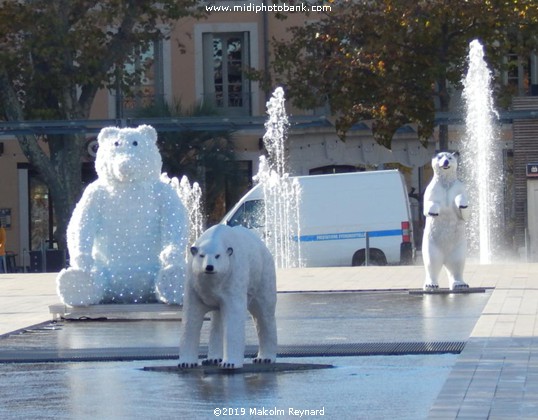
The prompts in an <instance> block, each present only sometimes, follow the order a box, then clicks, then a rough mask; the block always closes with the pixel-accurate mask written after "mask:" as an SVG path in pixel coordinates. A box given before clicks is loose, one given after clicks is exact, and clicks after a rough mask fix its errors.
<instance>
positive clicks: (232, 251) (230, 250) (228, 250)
mask: <svg viewBox="0 0 538 420" xmlns="http://www.w3.org/2000/svg"><path fill="white" fill-rule="evenodd" d="M226 253H227V254H228V255H232V254H233V253H234V249H233V248H232V247H230V248H228V249H227V250H226Z"/></svg>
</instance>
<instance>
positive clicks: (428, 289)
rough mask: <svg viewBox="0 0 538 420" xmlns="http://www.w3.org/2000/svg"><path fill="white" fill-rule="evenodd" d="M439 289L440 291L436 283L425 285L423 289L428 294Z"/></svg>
mask: <svg viewBox="0 0 538 420" xmlns="http://www.w3.org/2000/svg"><path fill="white" fill-rule="evenodd" d="M437 289H439V285H438V284H435V283H424V286H423V287H422V290H424V291H426V292H431V291H433V290H437Z"/></svg>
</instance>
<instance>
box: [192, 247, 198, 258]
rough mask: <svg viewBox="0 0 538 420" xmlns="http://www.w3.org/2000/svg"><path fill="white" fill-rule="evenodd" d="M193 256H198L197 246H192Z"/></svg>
mask: <svg viewBox="0 0 538 420" xmlns="http://www.w3.org/2000/svg"><path fill="white" fill-rule="evenodd" d="M191 254H192V256H193V257H194V256H195V255H196V254H198V248H197V247H195V246H191Z"/></svg>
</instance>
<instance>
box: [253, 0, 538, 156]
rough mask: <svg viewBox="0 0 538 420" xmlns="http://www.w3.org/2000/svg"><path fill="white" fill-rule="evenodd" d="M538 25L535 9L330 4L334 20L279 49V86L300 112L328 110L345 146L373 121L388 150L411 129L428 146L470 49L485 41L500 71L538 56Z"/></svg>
mask: <svg viewBox="0 0 538 420" xmlns="http://www.w3.org/2000/svg"><path fill="white" fill-rule="evenodd" d="M319 17H320V14H316V18H317V19H318V18H319ZM537 23H538V3H537V2H536V1H534V0H511V1H493V0H467V1H461V0H418V1H417V0H379V1H360V2H356V1H355V2H352V1H343V2H339V3H332V11H331V12H330V13H327V14H324V15H322V17H321V18H320V19H318V20H315V21H308V22H307V23H305V24H304V25H302V26H297V27H292V28H291V29H290V32H291V34H290V35H291V36H290V39H291V41H286V40H279V39H274V40H273V47H274V51H273V63H272V74H273V75H274V80H273V82H274V83H275V84H276V83H281V84H284V85H285V86H286V87H287V90H288V92H287V94H288V97H290V98H291V100H292V102H293V103H294V104H295V105H296V106H299V107H301V108H306V109H311V108H315V107H317V106H321V105H326V104H328V105H329V106H330V109H331V112H332V113H333V114H334V115H335V116H336V127H337V130H338V132H339V134H340V136H341V137H344V136H345V133H346V131H348V130H349V129H350V127H351V126H352V125H353V124H355V123H356V122H358V121H360V120H373V122H374V125H373V130H374V136H375V137H376V139H377V140H378V141H379V142H380V143H381V144H383V145H385V146H388V147H390V144H391V139H392V136H393V134H394V132H395V131H396V130H397V129H398V128H399V127H400V126H402V125H403V124H407V123H412V124H416V125H417V126H418V133H419V137H420V138H421V139H422V140H426V139H427V138H428V137H430V136H431V134H432V132H433V128H434V121H433V119H434V112H435V105H434V104H435V100H437V103H438V109H439V110H443V111H446V110H448V109H449V108H448V107H449V101H450V92H449V88H448V86H449V84H448V83H451V84H452V85H455V86H457V85H458V84H459V83H460V80H461V78H462V75H463V74H464V71H465V65H466V56H467V51H468V44H469V42H470V41H471V40H473V39H475V38H479V39H481V40H482V42H483V43H485V44H486V52H487V54H488V59H490V60H491V62H492V65H493V67H494V68H495V69H496V70H502V69H503V67H504V66H506V61H505V60H504V59H503V57H506V54H507V53H508V52H510V51H515V50H516V49H517V52H518V53H528V52H529V51H531V50H533V49H534V48H535V47H536V45H537V38H536V36H535V35H534V34H535V33H536V29H537ZM515 34H517V36H514V35H515ZM254 76H255V77H257V78H259V79H260V80H262V79H263V77H264V76H266V75H263V74H261V73H258V74H257V75H256V74H255V75H254Z"/></svg>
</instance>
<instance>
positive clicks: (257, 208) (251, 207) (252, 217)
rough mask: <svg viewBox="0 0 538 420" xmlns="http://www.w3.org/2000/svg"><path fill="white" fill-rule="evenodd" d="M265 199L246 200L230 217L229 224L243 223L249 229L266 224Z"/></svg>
mask: <svg viewBox="0 0 538 420" xmlns="http://www.w3.org/2000/svg"><path fill="white" fill-rule="evenodd" d="M263 222H264V214H263V200H250V201H245V202H244V203H243V204H242V205H241V207H239V209H238V210H237V211H236V212H235V214H234V215H233V216H232V217H231V218H230V220H229V222H228V225H229V226H237V225H241V226H244V227H246V228H249V229H253V228H260V227H263V225H264V223H263Z"/></svg>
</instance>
